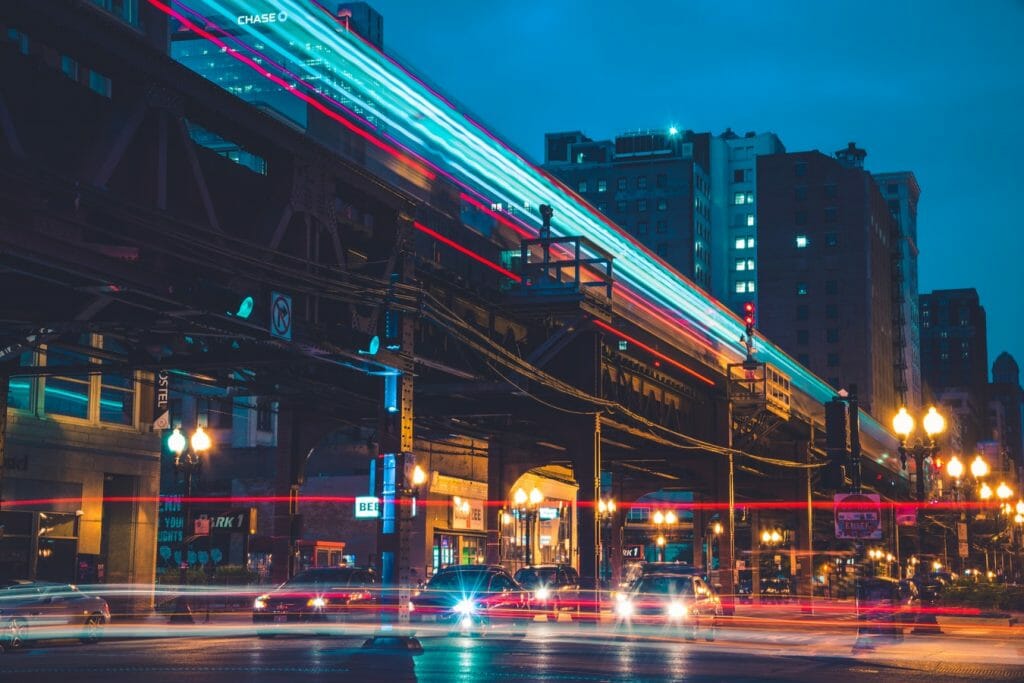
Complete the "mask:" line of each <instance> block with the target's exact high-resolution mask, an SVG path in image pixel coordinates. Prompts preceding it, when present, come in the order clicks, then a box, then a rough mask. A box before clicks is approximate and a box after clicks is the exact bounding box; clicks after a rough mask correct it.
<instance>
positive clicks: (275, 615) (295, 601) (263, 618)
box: [252, 567, 380, 636]
mask: <svg viewBox="0 0 1024 683" xmlns="http://www.w3.org/2000/svg"><path fill="white" fill-rule="evenodd" d="M379 589H380V579H379V578H378V576H377V572H375V571H374V570H373V569H369V568H364V567H317V568H315V569H307V570H305V571H302V572H299V573H298V574H296V575H295V576H293V577H292V578H291V579H289V580H288V581H285V582H284V583H283V584H281V585H280V586H279V587H278V588H277V590H275V591H273V592H270V593H264V594H263V595H260V596H259V597H257V598H256V599H255V600H254V601H253V606H252V621H253V623H254V624H257V625H278V624H325V623H338V622H345V621H352V620H356V619H359V618H360V617H363V618H366V617H371V616H376V608H377V605H378V603H379V599H380V595H379ZM257 633H258V635H261V636H266V635H273V632H270V631H258V632H257Z"/></svg>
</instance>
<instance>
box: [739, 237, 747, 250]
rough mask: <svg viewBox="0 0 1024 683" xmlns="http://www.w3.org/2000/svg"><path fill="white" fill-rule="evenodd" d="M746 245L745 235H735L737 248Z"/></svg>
mask: <svg viewBox="0 0 1024 683" xmlns="http://www.w3.org/2000/svg"><path fill="white" fill-rule="evenodd" d="M746 246H747V238H746V237H737V238H736V248H737V249H743V248H745V247H746Z"/></svg>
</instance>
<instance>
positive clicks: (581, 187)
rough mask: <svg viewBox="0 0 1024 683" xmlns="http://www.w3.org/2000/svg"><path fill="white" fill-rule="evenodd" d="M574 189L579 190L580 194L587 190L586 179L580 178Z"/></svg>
mask: <svg viewBox="0 0 1024 683" xmlns="http://www.w3.org/2000/svg"><path fill="white" fill-rule="evenodd" d="M576 191H577V192H579V193H580V194H583V193H584V192H586V191H587V181H586V180H581V181H580V182H579V184H578V185H577V186H576Z"/></svg>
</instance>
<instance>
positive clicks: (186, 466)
mask: <svg viewBox="0 0 1024 683" xmlns="http://www.w3.org/2000/svg"><path fill="white" fill-rule="evenodd" d="M212 446H213V442H212V440H211V439H210V435H209V434H207V433H206V431H205V430H204V429H203V428H202V427H196V431H195V432H193V433H192V436H191V438H186V437H185V435H184V434H182V433H181V429H180V428H178V427H175V428H174V431H173V432H171V435H170V436H169V437H167V448H168V449H169V450H170V451H171V452H172V453H174V471H175V472H176V473H178V474H181V475H182V476H183V478H184V480H185V496H184V499H183V501H182V504H181V512H182V527H181V560H180V562H179V564H178V583H179V584H180V585H182V586H184V585H185V581H186V574H187V571H188V567H189V561H188V549H189V542H190V541H191V540H192V537H193V536H195V529H193V524H192V479H193V476H194V475H196V474H198V473H199V470H200V469H201V467H202V464H203V461H202V455H203V454H204V453H206V452H207V451H209V450H210V448H211V447H212ZM186 605H187V599H185V598H184V596H183V599H182V601H180V602H179V607H178V609H177V611H176V612H175V614H173V615H172V617H171V620H172V621H184V622H187V623H192V621H193V620H192V613H191V610H190V609H189V608H188V607H187V606H186Z"/></svg>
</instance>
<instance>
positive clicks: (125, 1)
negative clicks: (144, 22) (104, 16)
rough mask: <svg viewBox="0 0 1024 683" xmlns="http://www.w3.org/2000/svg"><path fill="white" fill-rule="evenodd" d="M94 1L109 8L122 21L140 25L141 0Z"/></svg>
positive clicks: (95, 3)
mask: <svg viewBox="0 0 1024 683" xmlns="http://www.w3.org/2000/svg"><path fill="white" fill-rule="evenodd" d="M92 3H93V4H94V5H98V6H99V7H102V8H103V9H105V10H107V11H108V12H110V13H111V14H113V15H114V16H116V17H117V18H118V19H121V20H122V21H126V22H128V23H129V24H132V25H134V26H138V25H139V0H92Z"/></svg>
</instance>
